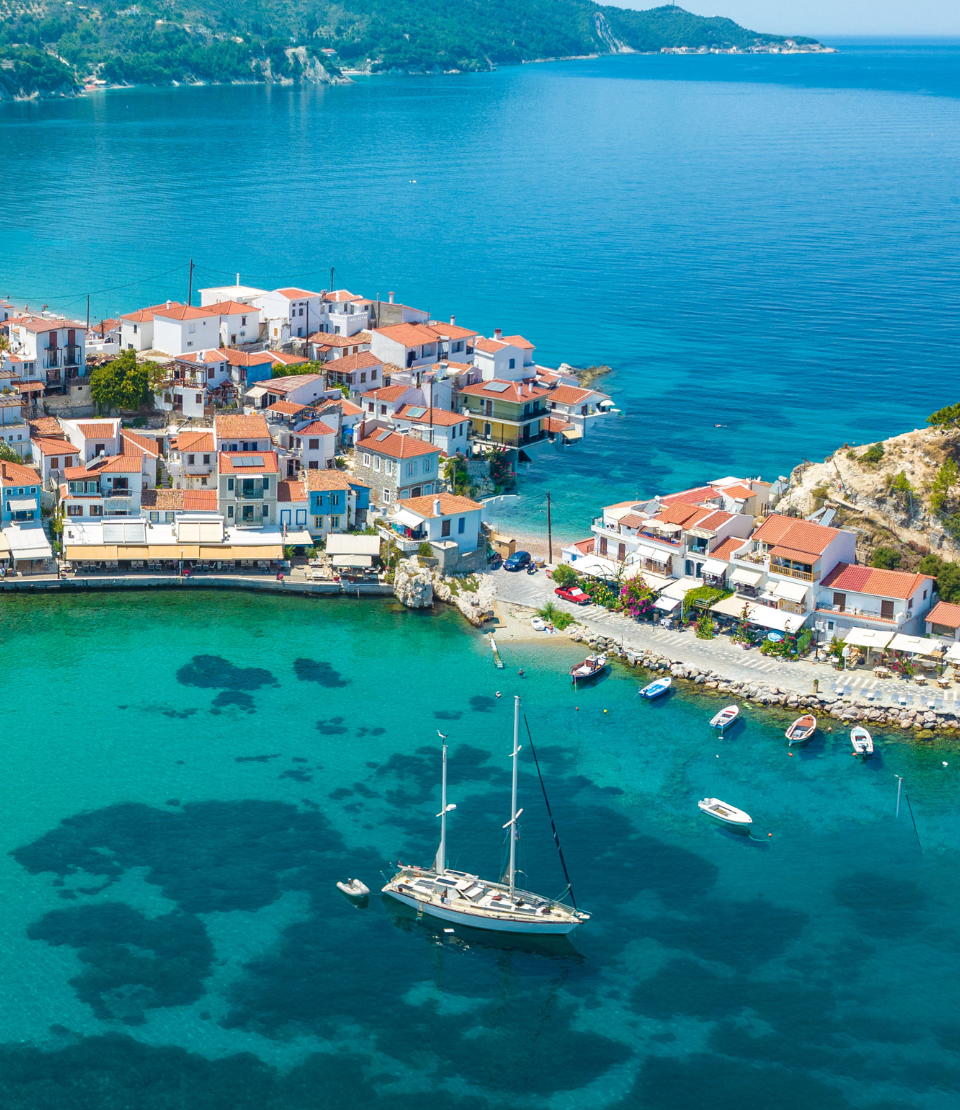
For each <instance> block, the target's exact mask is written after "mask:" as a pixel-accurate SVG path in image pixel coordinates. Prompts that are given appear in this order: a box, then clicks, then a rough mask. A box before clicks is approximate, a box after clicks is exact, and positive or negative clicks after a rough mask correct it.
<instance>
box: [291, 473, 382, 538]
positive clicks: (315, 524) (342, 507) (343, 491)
mask: <svg viewBox="0 0 960 1110" xmlns="http://www.w3.org/2000/svg"><path fill="white" fill-rule="evenodd" d="M301 476H302V477H303V478H304V479H305V480H306V484H307V486H306V491H307V494H308V496H309V501H310V504H309V511H308V516H307V528H308V529H309V530H310V532H311V534H312V535H315V536H325V535H327V534H328V533H329V532H349V531H351V530H352V529H355V528H362V527H363V526H364V524H365V523H366V519H367V509H368V508H369V507H370V487H369V486H368V485H367V484H366V482H362V481H360V479H359V478H356V477H355V476H354V475H353V474H350V473H348V472H347V471H343V470H305V471H301Z"/></svg>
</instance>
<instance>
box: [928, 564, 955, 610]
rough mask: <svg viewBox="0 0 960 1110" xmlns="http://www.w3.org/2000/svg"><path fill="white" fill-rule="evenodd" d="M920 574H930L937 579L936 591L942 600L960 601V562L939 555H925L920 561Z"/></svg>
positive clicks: (953, 602)
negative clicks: (953, 561)
mask: <svg viewBox="0 0 960 1110" xmlns="http://www.w3.org/2000/svg"><path fill="white" fill-rule="evenodd" d="M919 570H920V573H921V574H930V575H932V576H933V577H934V578H935V579H936V580H937V592H938V593H939V594H940V597H941V598H942V599H943V600H944V601H949V602H951V603H952V604H954V605H955V604H957V602H960V563H952V562H950V561H949V560H947V559H941V558H940V556H939V555H926V556H924V558H923V560H922V561H921V563H920V567H919Z"/></svg>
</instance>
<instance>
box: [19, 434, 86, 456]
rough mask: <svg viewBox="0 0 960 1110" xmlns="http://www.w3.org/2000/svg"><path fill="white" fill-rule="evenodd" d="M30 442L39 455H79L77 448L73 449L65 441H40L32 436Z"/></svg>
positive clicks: (70, 444) (71, 445)
mask: <svg viewBox="0 0 960 1110" xmlns="http://www.w3.org/2000/svg"><path fill="white" fill-rule="evenodd" d="M30 442H31V443H32V444H33V446H34V447H35V448H36V449H37V450H38V451H39V452H40V454H41V455H78V454H79V453H80V448H79V447H74V446H73V444H72V443H68V442H67V440H65V439H41V438H38V437H37V436H32V437H31V439H30Z"/></svg>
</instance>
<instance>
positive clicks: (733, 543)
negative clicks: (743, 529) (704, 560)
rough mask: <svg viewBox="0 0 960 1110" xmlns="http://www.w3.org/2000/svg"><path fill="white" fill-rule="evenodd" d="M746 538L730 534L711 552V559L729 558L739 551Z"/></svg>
mask: <svg viewBox="0 0 960 1110" xmlns="http://www.w3.org/2000/svg"><path fill="white" fill-rule="evenodd" d="M746 542H747V541H746V540H742V539H740V538H739V537H738V536H728V537H727V538H726V539H725V540H724V541H723V542H722V543H718V544H717V546H716V547H715V548H714V549H713V551H711V552H709V555H710V558H711V559H729V558H730V556H731V555H732V554H733V553H734V551H739V550H740V548H741V547H743V545H744V544H745V543H746Z"/></svg>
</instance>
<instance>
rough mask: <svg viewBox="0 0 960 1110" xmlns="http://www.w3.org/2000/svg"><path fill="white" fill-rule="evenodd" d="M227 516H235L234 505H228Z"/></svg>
mask: <svg viewBox="0 0 960 1110" xmlns="http://www.w3.org/2000/svg"><path fill="white" fill-rule="evenodd" d="M227 516H233V506H232V505H228V506H227Z"/></svg>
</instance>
